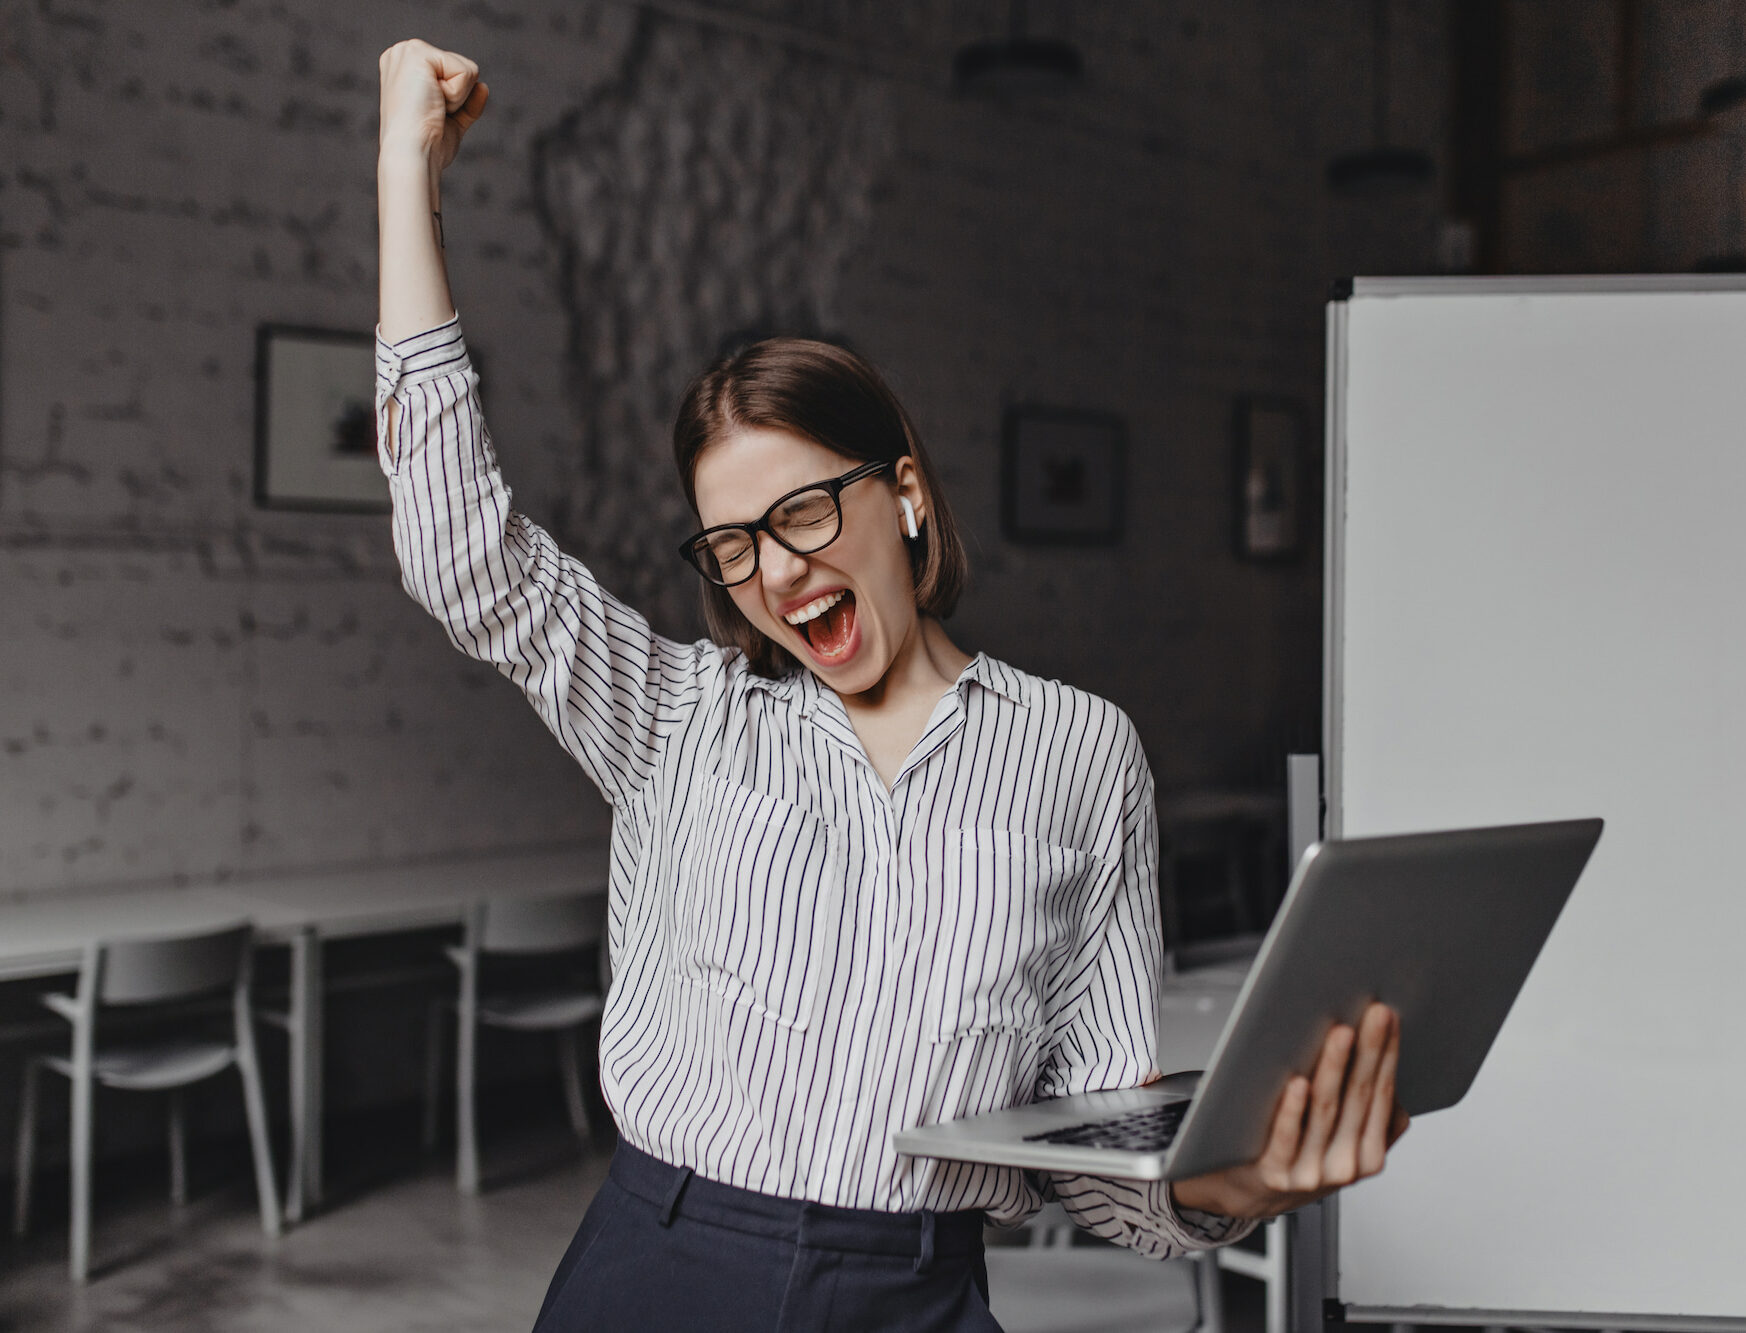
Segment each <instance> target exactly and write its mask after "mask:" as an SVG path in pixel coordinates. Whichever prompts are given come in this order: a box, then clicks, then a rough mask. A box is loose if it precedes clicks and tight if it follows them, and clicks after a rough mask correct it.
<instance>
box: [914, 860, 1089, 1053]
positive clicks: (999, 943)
mask: <svg viewBox="0 0 1746 1333" xmlns="http://www.w3.org/2000/svg"><path fill="white" fill-rule="evenodd" d="M1104 869H1105V868H1104V863H1103V861H1102V860H1101V859H1100V858H1099V857H1096V856H1093V855H1091V854H1090V853H1089V852H1081V851H1078V850H1076V849H1074V848H1072V847H1062V846H1059V845H1057V844H1055V843H1049V842H1041V841H1038V840H1037V839H1035V838H1030V837H1027V836H1025V835H1024V834H1022V833H1018V832H1015V831H1013V830H1011V829H989V828H966V829H959V830H957V831H956V832H955V833H954V834H952V835H951V837H950V838H949V839H948V842H947V846H946V856H945V865H944V866H943V867H942V870H943V873H942V874H941V875H940V876H939V877H938V880H937V883H936V885H935V886H932V887H931V888H930V891H929V892H928V894H927V906H926V912H927V915H928V917H929V920H928V921H927V922H926V923H925V925H926V929H927V930H928V931H929V932H930V935H931V948H930V950H929V952H930V953H931V954H932V964H931V969H930V971H929V975H928V984H927V991H926V995H927V1003H926V1006H925V1008H924V1013H923V1023H924V1026H925V1029H926V1034H927V1036H928V1037H929V1039H930V1040H933V1041H952V1040H955V1039H957V1038H959V1037H969V1036H975V1035H977V1034H978V1033H983V1032H993V1031H998V1030H1003V1029H1004V1030H1012V1031H1019V1032H1034V1031H1036V1030H1038V1029H1040V1028H1042V1026H1043V1024H1044V1021H1045V1019H1046V1018H1047V1015H1048V1010H1047V1003H1048V997H1049V995H1050V994H1051V993H1052V992H1054V991H1055V990H1057V989H1059V988H1060V986H1061V984H1062V983H1063V981H1064V978H1063V976H1062V975H1061V974H1062V972H1063V970H1064V968H1065V966H1066V965H1067V963H1068V960H1069V959H1070V958H1071V957H1072V955H1073V954H1074V952H1075V949H1074V945H1075V943H1076V942H1077V938H1078V934H1079V931H1080V929H1081V923H1082V922H1083V920H1084V916H1085V904H1086V900H1087V895H1088V894H1090V893H1091V892H1092V891H1093V890H1095V889H1096V887H1097V885H1098V883H1099V881H1100V879H1101V877H1102V875H1103V873H1104Z"/></svg>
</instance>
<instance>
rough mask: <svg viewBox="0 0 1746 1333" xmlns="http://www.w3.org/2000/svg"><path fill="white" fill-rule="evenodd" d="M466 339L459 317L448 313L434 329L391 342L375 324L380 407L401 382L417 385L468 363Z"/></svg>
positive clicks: (461, 367)
mask: <svg viewBox="0 0 1746 1333" xmlns="http://www.w3.org/2000/svg"><path fill="white" fill-rule="evenodd" d="M467 364H468V362H467V342H466V339H465V338H464V337H462V335H461V317H460V315H459V314H455V315H453V316H451V317H450V318H449V319H448V320H446V321H445V322H444V323H441V324H438V325H437V326H436V327H435V328H434V329H426V330H425V331H424V332H423V333H415V334H413V335H411V336H410V337H407V338H402V339H400V341H399V342H394V343H391V342H389V341H388V340H387V339H385V338H383V336H382V326H381V325H380V324H378V325H377V326H376V403H377V406H378V407H380V406H381V405H382V404H383V403H385V402H386V401H387V400H388V398H389V397H391V396H392V395H393V393H394V391H395V390H396V389H398V388H400V387H401V386H402V385H404V384H419V383H422V382H423V381H425V380H430V379H435V378H436V377H437V376H439V375H447V374H449V373H451V372H452V371H456V370H460V369H463V368H465V367H466V366H467Z"/></svg>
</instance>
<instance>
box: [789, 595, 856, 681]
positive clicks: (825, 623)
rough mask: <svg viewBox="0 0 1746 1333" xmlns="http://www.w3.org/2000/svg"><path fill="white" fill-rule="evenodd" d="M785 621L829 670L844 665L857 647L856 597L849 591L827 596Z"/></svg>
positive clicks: (792, 614)
mask: <svg viewBox="0 0 1746 1333" xmlns="http://www.w3.org/2000/svg"><path fill="white" fill-rule="evenodd" d="M786 619H787V620H788V623H789V624H791V625H793V626H794V627H795V629H796V630H798V631H799V632H800V634H801V635H802V637H804V638H805V639H806V642H807V646H808V647H809V648H811V649H812V655H813V656H814V657H815V658H816V659H818V661H819V662H820V663H821V664H823V665H826V666H829V665H832V664H834V663H836V662H840V661H843V660H844V659H846V658H847V657H849V655H850V654H851V653H852V652H853V651H854V646H855V594H854V593H852V592H850V591H849V590H848V589H847V588H842V589H839V590H838V591H836V592H832V593H826V594H825V595H824V596H823V597H820V598H819V599H818V600H817V601H814V602H810V603H808V604H807V605H806V606H803V607H801V608H800V609H799V610H798V611H794V612H791V613H790V614H789V615H788V616H787V617H786Z"/></svg>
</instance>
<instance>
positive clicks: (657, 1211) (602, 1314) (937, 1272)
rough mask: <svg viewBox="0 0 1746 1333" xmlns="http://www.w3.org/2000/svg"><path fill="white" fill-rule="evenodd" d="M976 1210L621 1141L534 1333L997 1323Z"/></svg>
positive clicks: (907, 1328)
mask: <svg viewBox="0 0 1746 1333" xmlns="http://www.w3.org/2000/svg"><path fill="white" fill-rule="evenodd" d="M982 1226H983V1215H982V1214H981V1213H980V1212H962V1213H925V1212H924V1213H880V1212H873V1211H869V1210H866V1209H860V1208H832V1207H827V1206H825V1205H824V1204H816V1203H803V1202H801V1201H799V1200H795V1199H780V1198H776V1197H775V1196H773V1195H769V1194H758V1193H755V1192H754V1191H752V1190H743V1189H736V1188H735V1187H734V1186H732V1185H723V1184H719V1183H718V1182H716V1181H713V1180H706V1179H704V1178H703V1177H701V1176H697V1175H694V1174H692V1172H691V1171H690V1170H689V1169H688V1168H683V1167H674V1166H669V1165H667V1164H666V1163H665V1162H662V1161H660V1160H658V1159H656V1158H654V1157H651V1156H649V1155H648V1154H647V1153H644V1152H639V1151H638V1150H637V1149H635V1148H633V1147H631V1146H630V1145H629V1144H627V1143H623V1142H620V1144H619V1145H618V1149H617V1151H616V1152H615V1153H614V1155H613V1159H612V1170H611V1173H610V1174H609V1176H608V1178H607V1181H606V1183H605V1184H604V1185H602V1186H601V1187H600V1193H599V1194H597V1195H596V1196H595V1198H594V1202H593V1203H592V1204H591V1205H590V1206H589V1209H588V1212H587V1214H586V1215H585V1216H584V1217H583V1219H582V1225H581V1226H580V1227H579V1228H578V1229H577V1231H576V1237H575V1239H574V1240H572V1241H571V1242H570V1248H569V1249H568V1250H567V1251H566V1252H565V1254H564V1257H563V1259H562V1260H561V1261H560V1262H559V1264H558V1271H557V1272H556V1273H555V1274H554V1275H553V1276H552V1284H551V1287H550V1289H549V1290H548V1291H547V1292H546V1300H545V1304H544V1305H543V1306H542V1307H541V1308H540V1316H539V1320H538V1322H537V1323H536V1324H535V1325H534V1330H535V1333H621V1330H622V1331H623V1333H631V1331H632V1330H634V1331H635V1333H648V1331H649V1330H654V1329H660V1330H663V1331H664V1333H665V1331H666V1330H676V1331H679V1333H684V1331H685V1330H692V1329H696V1330H700V1331H702V1333H862V1331H863V1330H865V1331H866V1333H875V1330H877V1333H1000V1325H999V1324H998V1323H996V1322H995V1319H994V1316H993V1315H991V1314H990V1313H989V1312H988V1269H987V1266H986V1265H985V1264H984V1262H983V1255H982Z"/></svg>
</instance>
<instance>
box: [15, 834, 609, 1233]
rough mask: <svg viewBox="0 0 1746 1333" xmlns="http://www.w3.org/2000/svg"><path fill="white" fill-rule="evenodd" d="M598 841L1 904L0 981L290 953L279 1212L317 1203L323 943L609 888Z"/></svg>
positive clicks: (297, 1215)
mask: <svg viewBox="0 0 1746 1333" xmlns="http://www.w3.org/2000/svg"><path fill="white" fill-rule="evenodd" d="M606 871H607V852H606V846H605V844H603V843H601V844H593V845H588V846H581V847H568V848H561V849H557V850H551V851H541V852H535V853H527V854H519V855H510V856H503V855H498V856H490V857H473V858H468V859H465V860H452V861H432V862H424V863H412V864H402V865H393V866H371V867H354V868H342V869H334V870H321V871H304V872H292V873H279V874H261V875H250V876H247V877H243V878H238V879H233V880H229V881H226V882H224V883H216V884H201V885H191V886H187V887H155V886H154V887H149V888H134V889H112V890H103V891H69V892H66V893H59V894H54V895H47V894H43V895H34V896H29V897H17V898H11V899H0V980H6V979H17V978H29V977H49V976H57V975H61V974H64V973H68V972H75V971H77V970H78V968H79V964H80V960H81V959H82V958H83V956H84V951H85V947H86V945H88V944H89V943H90V942H91V941H93V940H96V939H115V938H118V937H126V936H129V935H168V934H177V933H193V932H197V931H201V930H209V929H214V928H216V927H219V926H222V925H226V924H228V923H230V922H234V921H239V920H245V919H246V920H250V921H253V922H254V925H255V930H256V933H257V939H258V940H259V941H260V942H261V943H264V944H283V945H286V946H288V947H289V948H290V950H291V996H290V1006H289V1012H288V1013H287V1014H286V1015H285V1019H284V1022H285V1027H286V1030H287V1033H288V1034H289V1037H290V1045H291V1080H290V1081H291V1163H290V1167H289V1170H288V1177H289V1179H288V1181H287V1184H286V1189H285V1214H286V1217H287V1218H288V1219H289V1220H290V1221H293V1222H296V1221H300V1220H301V1219H302V1217H303V1214H304V1211H305V1209H306V1208H308V1207H313V1206H315V1205H317V1204H319V1203H320V1202H321V1196H322V1137H321V1110H322V1100H323V1098H322V1092H323V1089H322V1078H321V1071H322V1052H323V1035H324V1032H323V1023H322V1005H321V1003H320V999H321V996H322V989H323V987H322V975H323V968H322V946H323V944H324V942H325V941H327V940H332V939H357V938H360V937H363V936H367V935H391V934H399V933H401V932H404V931H412V930H424V929H428V928H430V927H437V926H450V925H459V924H460V923H461V921H462V919H463V918H464V916H465V914H466V911H467V908H468V905H469V904H471V903H473V902H477V901H478V900H480V899H486V900H489V899H493V898H508V897H529V898H537V897H544V896H547V895H552V894H559V893H574V892H591V891H598V892H602V893H604V892H605V891H606Z"/></svg>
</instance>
